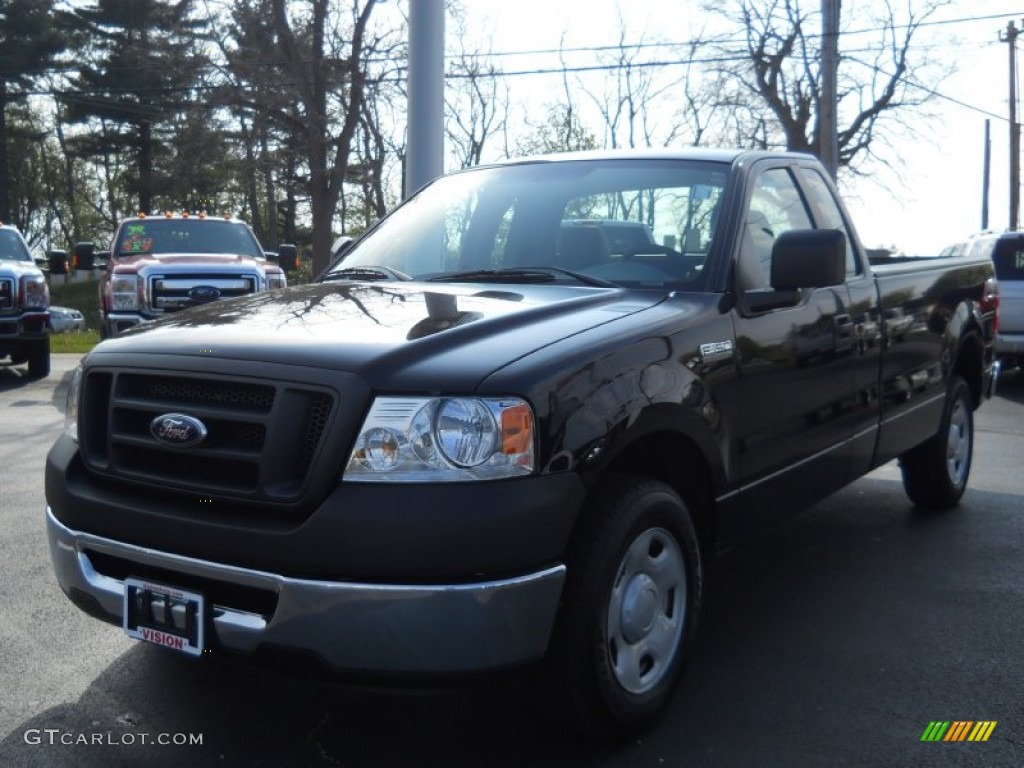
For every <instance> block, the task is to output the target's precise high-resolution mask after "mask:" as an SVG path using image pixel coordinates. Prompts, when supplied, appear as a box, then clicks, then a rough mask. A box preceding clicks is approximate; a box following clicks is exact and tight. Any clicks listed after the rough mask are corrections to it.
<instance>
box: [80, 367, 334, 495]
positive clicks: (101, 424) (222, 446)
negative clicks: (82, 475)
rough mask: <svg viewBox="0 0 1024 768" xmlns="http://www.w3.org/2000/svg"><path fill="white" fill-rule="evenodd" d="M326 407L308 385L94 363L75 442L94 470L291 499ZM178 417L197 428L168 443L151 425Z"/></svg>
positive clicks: (214, 491)
mask: <svg viewBox="0 0 1024 768" xmlns="http://www.w3.org/2000/svg"><path fill="white" fill-rule="evenodd" d="M333 407H334V397H333V395H332V394H331V393H330V392H327V391H320V390H317V389H316V388H314V387H312V386H309V385H300V386H297V385H294V384H283V383H280V382H261V381H253V380H251V379H246V380H244V381H243V380H239V379H235V378H230V377H211V376H203V375H199V374H197V375H189V374H179V373H168V374H163V373H151V372H133V371H117V372H113V371H104V370H102V369H100V370H92V371H90V372H89V373H88V374H87V376H86V380H85V387H84V389H83V392H82V420H81V423H80V445H81V449H82V458H83V460H84V461H85V464H86V466H87V467H88V468H89V469H90V470H92V471H94V472H97V473H100V474H104V475H108V476H114V477H118V478H120V479H124V480H131V481H137V482H142V483H146V484H147V485H155V486H162V487H166V488H171V489H176V490H186V491H194V492H198V493H200V494H210V495H222V496H234V497H243V498H247V499H251V500H261V501H270V502H292V501H295V500H297V499H298V498H299V497H300V496H301V494H302V491H303V489H304V487H305V485H306V482H307V479H308V477H307V476H308V473H309V471H310V468H311V467H312V466H313V463H314V461H313V460H314V457H315V455H316V453H317V450H318V448H319V447H320V444H321V442H322V440H323V437H324V434H325V431H326V429H327V424H328V421H329V418H330V415H331V412H332V410H333ZM177 416H185V417H187V418H189V419H193V420H198V421H199V422H201V424H202V426H203V428H204V429H205V437H204V438H203V439H201V440H199V441H198V442H195V443H189V444H179V445H176V444H174V443H173V442H167V441H165V440H164V439H163V438H162V437H160V436H159V435H158V434H156V433H159V432H160V430H159V429H154V428H153V424H154V422H155V421H157V420H161V421H160V423H162V420H163V419H164V418H176V417H177Z"/></svg>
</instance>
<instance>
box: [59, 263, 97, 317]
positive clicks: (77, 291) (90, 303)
mask: <svg viewBox="0 0 1024 768" xmlns="http://www.w3.org/2000/svg"><path fill="white" fill-rule="evenodd" d="M94 274H96V273H94ZM98 286H99V281H98V279H97V280H82V281H78V282H73V283H71V282H69V283H65V282H64V281H63V278H61V277H52V278H51V279H50V303H51V304H53V305H54V306H57V307H71V308H72V309H77V310H78V311H79V312H81V313H82V314H83V315H84V316H85V324H86V326H87V327H89V328H99V327H100V295H99V287H98Z"/></svg>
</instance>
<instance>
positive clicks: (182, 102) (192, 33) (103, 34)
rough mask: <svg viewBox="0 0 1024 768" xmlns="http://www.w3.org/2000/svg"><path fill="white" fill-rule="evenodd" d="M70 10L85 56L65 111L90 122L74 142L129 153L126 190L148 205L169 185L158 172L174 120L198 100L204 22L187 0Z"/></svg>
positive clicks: (96, 150) (133, 0) (118, 2)
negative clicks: (90, 128)
mask: <svg viewBox="0 0 1024 768" xmlns="http://www.w3.org/2000/svg"><path fill="white" fill-rule="evenodd" d="M75 14H76V16H77V18H78V19H79V22H80V25H81V29H82V31H83V33H84V34H83V37H84V39H85V41H86V42H85V44H84V46H83V48H84V51H83V52H84V54H85V60H84V62H83V63H82V65H81V68H80V71H79V74H78V76H77V77H76V78H75V79H74V81H73V83H72V89H71V91H70V92H69V93H67V94H65V95H64V99H65V102H66V105H67V117H68V119H69V120H70V121H71V122H89V123H91V124H92V125H93V126H94V127H95V130H94V131H91V132H90V134H89V135H88V136H84V137H82V138H80V140H79V141H78V149H79V151H81V152H82V153H83V154H86V155H93V156H110V155H119V154H127V155H129V156H130V157H132V159H133V163H132V171H131V173H130V175H129V179H128V190H129V192H130V193H131V194H132V197H134V198H135V199H136V200H137V201H138V208H139V209H140V210H144V211H149V210H151V209H152V207H153V204H154V201H155V200H157V199H158V198H159V196H160V195H161V194H165V193H166V192H168V191H170V190H169V188H168V184H167V178H166V176H164V177H161V175H160V174H159V165H160V163H161V162H164V161H166V158H163V157H162V156H161V155H162V153H168V152H169V151H170V149H169V147H170V144H169V139H170V138H171V137H173V135H174V129H175V128H176V127H177V125H176V124H177V122H178V120H179V119H180V118H181V117H182V116H183V115H185V114H187V113H188V112H189V108H190V105H192V104H194V103H195V102H196V101H197V99H196V98H195V95H194V90H195V86H196V84H197V83H198V81H199V79H200V77H201V75H202V73H203V71H204V69H205V66H206V63H207V57H206V56H205V51H203V49H202V45H203V43H202V32H203V29H204V27H205V25H206V22H205V21H202V20H200V19H197V18H195V17H194V16H193V14H192V0H178V1H177V2H170V1H169V0H98V2H97V4H96V5H94V6H89V7H85V8H79V9H77V10H76V11H75ZM192 119H195V117H194V114H193V115H192ZM176 202H177V201H176ZM179 204H181V203H179Z"/></svg>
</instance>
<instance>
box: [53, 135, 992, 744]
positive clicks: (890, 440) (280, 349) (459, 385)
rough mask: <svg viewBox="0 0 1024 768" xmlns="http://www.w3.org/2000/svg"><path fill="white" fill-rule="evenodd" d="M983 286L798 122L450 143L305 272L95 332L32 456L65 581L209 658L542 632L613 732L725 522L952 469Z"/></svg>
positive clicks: (963, 465) (670, 663)
mask: <svg viewBox="0 0 1024 768" xmlns="http://www.w3.org/2000/svg"><path fill="white" fill-rule="evenodd" d="M588 219H589V220H593V221H594V222H595V223H594V224H593V225H587V224H585V223H584V221H585V220H588ZM616 220H621V221H623V222H630V224H627V225H624V229H632V230H634V231H642V232H644V233H647V234H645V235H644V236H643V237H641V238H639V240H640V242H638V243H637V244H636V245H635V246H632V247H612V246H611V245H610V243H611V242H612V241H613V240H614V238H612V237H610V236H609V233H611V232H612V230H613V227H612V225H611V224H610V222H614V221H616ZM997 304H998V287H997V284H996V282H995V280H994V278H993V270H992V264H991V262H990V261H989V260H987V259H977V260H969V259H935V260H927V261H922V262H921V263H905V264H894V265H891V266H885V267H881V266H880V267H872V265H870V264H869V263H868V261H867V260H866V258H865V255H864V249H863V248H862V246H861V244H860V243H859V242H858V239H857V236H856V233H855V231H854V229H853V225H852V223H851V222H850V219H849V217H848V216H847V214H846V212H845V211H844V209H843V207H842V204H841V202H840V200H839V198H838V196H837V195H836V193H835V190H834V188H833V185H832V184H831V181H830V180H829V179H828V177H827V176H826V174H825V173H824V171H823V170H822V168H821V166H820V165H819V164H818V163H817V161H815V160H814V159H812V158H810V157H808V156H804V155H799V154H774V153H765V152H739V151H696V150H692V151H680V152H668V151H663V152H656V151H647V152H633V153H614V152H612V153H594V154H590V153H587V154H580V155H568V156H558V157H548V158H540V159H537V160H530V161H519V162H508V163H504V164H499V165H494V166H489V167H481V168H477V169H472V170H469V171H465V172H461V173H458V174H453V175H451V176H448V177H445V178H442V179H440V180H438V181H436V182H434V183H432V184H430V185H429V186H427V187H426V188H425V189H424V190H422V191H421V192H420V193H418V194H417V195H416V196H415V197H413V198H412V199H411V200H409V201H408V202H407V203H405V204H403V205H402V206H400V207H399V208H397V209H396V210H395V211H394V212H392V213H391V214H390V215H389V216H388V217H386V218H385V219H384V220H382V221H381V222H380V223H379V224H378V225H377V226H376V227H375V228H374V229H373V230H371V231H370V232H369V233H367V234H366V235H364V236H363V237H362V238H361V239H360V240H358V241H357V242H356V243H355V244H354V245H351V247H349V248H348V249H347V250H345V251H344V252H343V253H342V255H341V256H340V258H339V259H338V260H337V261H336V262H335V263H334V264H333V265H332V266H331V267H330V268H329V270H328V271H327V272H326V273H325V274H324V275H323V276H322V277H321V279H320V281H319V283H318V284H314V285H309V286H301V287H295V288H291V289H289V290H287V291H278V292H272V293H267V294H261V295H255V296H250V297H245V298H241V299H236V300H232V301H227V302H221V303H217V304H210V305H207V306H204V307H199V308H195V309H191V310H188V311H186V312H181V313H178V314H176V315H174V316H171V317H168V318H165V319H163V320H158V321H156V322H153V323H151V324H148V325H147V326H146V328H145V329H142V328H140V329H138V331H137V332H134V333H132V334H129V335H126V336H124V337H122V338H119V339H113V340H109V341H106V342H104V343H102V344H100V345H99V346H97V347H96V349H95V350H94V351H93V352H92V353H91V354H90V355H89V356H88V357H87V358H86V359H85V361H84V363H83V365H82V367H81V368H80V369H79V371H78V372H77V373H76V376H75V379H74V381H73V383H72V386H71V388H70V392H71V394H70V397H69V404H68V415H67V429H66V430H65V433H64V434H63V435H62V436H61V437H60V438H59V439H58V440H57V442H56V444H55V445H54V446H53V448H52V450H51V451H50V453H49V456H48V459H47V467H46V498H47V510H46V520H47V529H48V535H49V539H50V543H51V552H52V556H53V563H54V567H55V569H56V574H57V579H58V581H59V583H60V585H61V587H62V589H63V590H64V592H65V593H66V594H67V595H68V596H69V597H70V598H71V599H72V600H73V601H74V602H75V603H76V604H77V605H78V606H79V607H80V608H82V609H83V610H85V611H87V612H89V613H91V614H93V615H95V616H97V617H99V618H101V619H104V620H106V621H110V622H113V623H116V624H119V625H121V626H122V627H123V628H124V629H125V630H126V631H127V632H128V633H129V634H131V635H132V636H133V637H139V638H140V639H143V640H148V641H151V642H156V643H160V644H162V645H168V646H172V647H174V648H177V649H179V650H181V651H184V652H186V653H190V654H193V655H196V656H200V655H201V653H202V651H203V650H204V648H213V649H216V650H217V651H218V652H222V653H229V652H230V653H236V654H242V655H248V656H250V657H251V658H252V659H253V660H254V661H255V660H259V659H265V658H267V657H268V656H270V657H278V658H287V659H293V660H294V659H303V660H306V661H310V660H312V661H314V662H315V663H317V664H319V665H321V666H322V667H323V668H324V669H328V670H331V671H333V672H336V673H338V672H340V673H341V674H342V675H346V674H348V675H358V676H361V677H362V676H366V675H370V676H385V677H388V678H389V679H393V678H394V676H396V675H398V676H401V677H414V678H421V677H426V678H427V679H436V678H437V677H438V676H442V677H443V678H444V679H445V680H451V679H452V678H453V677H457V676H460V675H464V674H471V673H480V672H487V671H495V670H505V669H510V668H517V667H521V666H522V665H527V664H533V663H535V662H540V666H541V668H542V669H543V670H544V671H545V674H544V675H543V679H544V681H545V682H544V685H545V686H547V691H548V694H547V695H546V696H545V700H546V701H548V702H554V703H555V707H554V708H555V709H556V710H557V711H559V712H561V713H563V714H566V715H567V716H569V718H570V719H571V720H572V721H573V722H574V723H575V724H577V725H579V726H581V727H583V728H585V729H587V730H589V731H592V732H598V733H610V732H617V731H619V732H621V731H628V730H630V729H632V728H635V727H636V726H638V725H641V724H643V723H645V722H648V721H649V720H651V719H652V718H653V717H654V716H655V715H656V714H657V713H658V712H659V711H660V710H661V709H662V708H663V707H664V706H665V705H666V703H667V701H668V699H669V696H670V694H671V691H672V689H673V686H674V684H675V682H676V680H677V678H678V677H679V674H680V670H681V668H682V662H683V659H684V657H685V655H686V652H687V649H688V647H689V645H690V643H691V641H692V639H693V636H694V632H695V630H696V627H697V620H698V615H699V613H700V608H701V603H702V601H703V597H704V588H705V575H706V572H707V569H708V567H709V563H710V562H711V559H712V555H713V553H714V551H715V548H716V547H717V546H720V545H722V544H725V543H728V542H730V541H735V540H736V538H737V537H740V536H746V535H749V534H750V533H751V532H754V531H756V530H758V529H759V528H761V527H762V526H764V525H766V524H770V523H772V522H774V521H778V520H779V519H780V518H782V517H783V516H785V515H788V514H791V513H792V512H794V511H796V510H798V509H800V508H802V507H804V506H806V505H808V504H810V503H813V502H814V501H815V500H818V499H821V498H822V497H824V496H825V495H827V494H829V493H832V492H833V491H835V490H836V489H838V488H841V487H842V486H844V485H846V484H847V483H850V482H851V481H853V480H855V479H856V478H858V477H860V476H862V475H864V474H865V473H867V472H869V471H870V470H872V469H873V468H875V467H878V466H879V465H881V464H883V463H886V462H888V461H890V460H892V459H895V458H899V459H900V463H901V467H902V471H903V478H904V484H905V487H906V490H907V492H908V494H909V496H910V498H911V499H912V501H913V502H914V503H915V504H916V505H918V506H920V507H923V508H936V509H940V508H946V507H950V506H953V505H955V504H957V503H958V502H959V501H960V498H961V496H962V494H963V492H964V489H965V487H966V484H967V480H968V475H969V471H970V466H971V458H972V446H973V412H974V410H975V409H976V408H977V407H978V406H979V405H980V404H981V403H982V401H983V400H984V399H985V397H986V396H988V395H989V394H990V393H991V388H992V386H993V384H994V381H995V379H996V376H997V374H998V367H997V366H996V365H995V364H994V362H993V329H994V325H995V321H996V307H997ZM154 491H158V492H154Z"/></svg>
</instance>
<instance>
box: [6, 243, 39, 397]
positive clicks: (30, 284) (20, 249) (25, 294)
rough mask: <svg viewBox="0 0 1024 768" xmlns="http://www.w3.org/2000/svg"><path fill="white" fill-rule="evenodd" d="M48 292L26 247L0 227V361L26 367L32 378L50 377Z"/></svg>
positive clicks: (26, 245)
mask: <svg viewBox="0 0 1024 768" xmlns="http://www.w3.org/2000/svg"><path fill="white" fill-rule="evenodd" d="M49 308H50V288H49V286H48V285H47V284H46V276H45V275H44V274H43V273H42V272H41V271H40V269H39V268H38V267H37V266H36V264H35V261H33V259H32V254H31V252H30V251H29V248H28V244H27V243H26V242H25V238H24V237H22V235H21V233H20V232H19V231H18V230H17V229H15V228H14V227H12V226H9V225H3V226H0V358H4V357H7V356H9V357H10V359H11V362H13V363H15V364H18V363H26V362H27V363H28V374H29V376H32V377H33V378H36V377H40V378H41V377H43V376H46V375H48V374H49V373H50V334H49V322H50V312H49Z"/></svg>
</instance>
